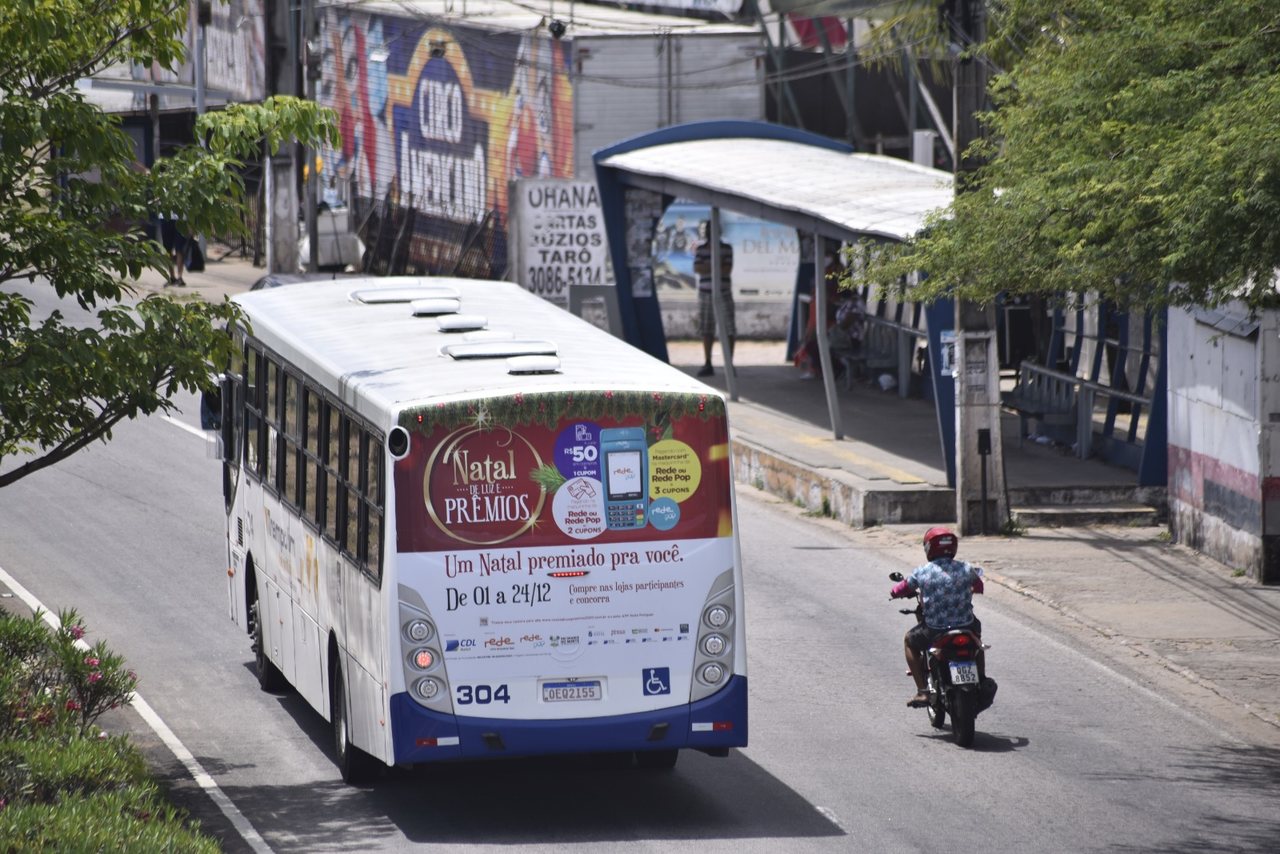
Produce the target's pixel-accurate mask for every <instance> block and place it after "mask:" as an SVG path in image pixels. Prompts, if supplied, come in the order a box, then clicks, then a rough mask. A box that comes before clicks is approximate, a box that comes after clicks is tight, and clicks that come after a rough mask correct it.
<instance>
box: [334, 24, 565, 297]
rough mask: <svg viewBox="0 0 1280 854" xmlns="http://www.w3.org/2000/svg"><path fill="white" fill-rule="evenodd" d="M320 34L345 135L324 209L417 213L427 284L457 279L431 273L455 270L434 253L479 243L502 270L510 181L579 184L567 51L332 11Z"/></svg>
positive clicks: (549, 43)
mask: <svg viewBox="0 0 1280 854" xmlns="http://www.w3.org/2000/svg"><path fill="white" fill-rule="evenodd" d="M320 36H321V41H322V45H323V49H324V51H325V54H324V62H323V64H322V80H321V82H320V85H319V87H318V97H319V100H320V101H321V103H323V104H325V105H326V106H328V107H331V108H332V109H334V110H335V111H336V112H337V113H338V117H339V122H340V128H341V130H342V145H341V147H339V148H336V149H334V150H330V151H325V152H323V172H322V184H323V186H324V198H325V200H326V201H328V202H329V203H330V204H341V203H348V204H351V205H353V206H354V207H356V208H357V209H360V208H363V209H365V210H374V211H375V212H376V211H378V210H379V208H380V206H382V209H383V210H392V209H396V210H398V211H400V213H401V214H402V215H409V214H410V213H411V216H410V220H409V221H410V222H411V224H412V228H411V229H409V230H410V231H411V232H412V238H411V239H410V243H411V244H413V245H412V246H411V247H410V248H409V254H410V256H411V258H410V261H411V263H412V265H415V266H416V267H417V268H419V269H418V271H420V272H448V271H447V270H440V269H427V270H422V269H421V268H422V267H423V266H424V265H425V266H427V267H432V266H435V265H437V262H439V263H445V262H447V261H448V260H449V259H447V258H443V257H442V256H441V253H442V252H445V250H447V249H448V247H447V246H443V245H435V246H433V245H431V244H432V242H433V241H434V242H436V243H440V242H441V241H443V243H445V244H447V243H449V242H450V241H452V242H453V243H454V244H458V243H460V242H461V241H464V240H472V241H474V238H475V236H476V234H477V233H478V231H481V232H485V233H488V234H489V235H490V237H491V239H489V240H486V241H485V246H486V250H487V253H488V255H489V256H490V257H489V259H488V260H489V265H490V267H491V268H493V270H491V271H490V272H493V271H494V270H496V269H497V268H505V265H506V227H507V222H508V199H507V195H508V182H509V181H510V180H512V179H514V178H519V177H547V178H564V177H570V176H572V174H573V142H574V139H573V101H572V95H573V93H572V85H571V82H570V79H569V70H570V69H569V57H570V55H571V45H570V43H569V42H567V41H554V40H551V39H548V38H545V37H544V36H537V35H532V34H529V33H518V32H517V33H513V32H491V31H487V30H482V29H479V28H474V27H441V26H432V25H430V24H428V23H427V22H423V21H420V20H415V19H402V18H396V17H390V16H370V15H366V14H358V13H347V12H343V11H341V10H333V9H331V10H328V11H327V12H326V13H324V14H323V15H322V17H321V20H320ZM387 205H390V206H391V207H390V208H388V207H386V206H387ZM384 219H385V217H384ZM401 224H403V220H402V221H401ZM364 237H365V242H366V244H369V245H373V246H376V245H377V241H376V240H373V241H371V240H370V236H369V235H364ZM455 248H457V249H459V250H460V249H461V248H462V247H461V246H455ZM445 254H447V252H445ZM455 260H456V259H455Z"/></svg>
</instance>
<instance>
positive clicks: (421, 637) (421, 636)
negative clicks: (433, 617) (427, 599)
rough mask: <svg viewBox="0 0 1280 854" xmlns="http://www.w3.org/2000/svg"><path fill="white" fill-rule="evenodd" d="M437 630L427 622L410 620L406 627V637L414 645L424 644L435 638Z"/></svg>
mask: <svg viewBox="0 0 1280 854" xmlns="http://www.w3.org/2000/svg"><path fill="white" fill-rule="evenodd" d="M435 633H436V630H435V627H434V626H432V625H431V624H430V623H429V622H427V621H426V620H410V621H409V622H407V623H405V625H404V635H405V637H407V638H408V639H409V640H411V641H413V642H414V643H424V642H426V641H429V640H431V638H432V637H434V636H435Z"/></svg>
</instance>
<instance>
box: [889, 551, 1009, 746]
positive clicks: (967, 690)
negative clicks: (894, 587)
mask: <svg viewBox="0 0 1280 854" xmlns="http://www.w3.org/2000/svg"><path fill="white" fill-rule="evenodd" d="M889 579H890V580H891V581H902V579H903V576H902V573H900V572H894V573H890V575H889ZM898 612H899V613H901V614H915V616H916V620H917V621H918V622H921V623H923V622H924V604H923V603H922V602H920V601H919V597H918V596H917V599H916V606H915V607H914V608H900V609H898ZM987 649H990V645H988V644H984V643H983V642H982V638H980V637H979V636H978V635H976V634H974V633H973V632H972V631H970V630H968V629H952V630H951V631H949V632H947V633H946V634H942V635H939V636H938V637H937V638H935V639H934V641H933V644H932V646H930V647H929V648H928V649H927V650H925V672H926V673H927V674H928V677H929V682H928V693H929V702H928V704H927V705H926V706H925V708H926V709H927V711H928V712H929V723H930V724H932V725H933V727H934V728H935V729H941V728H942V727H943V726H945V725H946V722H947V715H950V716H951V736H952V738H954V739H955V742H956V744H958V745H959V746H961V747H970V746H972V745H973V736H974V722H975V720H976V719H977V717H978V713H979V712H983V711H985V710H987V709H988V708H990V707H991V704H992V703H993V702H994V701H995V696H996V687H997V686H996V682H995V680H994V679H991V678H989V677H988V676H987V674H986V656H985V655H984V654H983V651H984V650H987Z"/></svg>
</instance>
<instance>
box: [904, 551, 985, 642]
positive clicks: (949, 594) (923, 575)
mask: <svg viewBox="0 0 1280 854" xmlns="http://www.w3.org/2000/svg"><path fill="white" fill-rule="evenodd" d="M981 577H982V567H980V566H974V565H973V564H971V563H967V562H965V561H963V560H955V559H954V558H947V557H944V558H939V559H937V560H935V561H931V562H929V563H926V564H925V565H924V566H921V567H918V568H917V569H916V571H915V572H913V573H911V577H910V578H908V579H907V580H906V584H907V588H908V589H909V590H911V591H912V592H913V593H914V592H917V591H919V592H920V594H921V596H920V600H921V601H922V602H923V603H924V621H925V623H926V624H928V626H929V628H931V629H956V628H959V627H960V626H967V625H969V623H972V622H973V582H974V580H975V579H978V578H981Z"/></svg>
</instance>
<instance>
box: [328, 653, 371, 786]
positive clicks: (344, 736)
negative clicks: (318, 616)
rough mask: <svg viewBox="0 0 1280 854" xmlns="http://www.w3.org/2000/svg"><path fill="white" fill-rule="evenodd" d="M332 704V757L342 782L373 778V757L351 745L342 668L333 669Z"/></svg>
mask: <svg viewBox="0 0 1280 854" xmlns="http://www.w3.org/2000/svg"><path fill="white" fill-rule="evenodd" d="M332 690H333V703H332V706H331V713H330V715H329V716H330V718H332V720H333V757H334V761H335V762H336V763H337V766H338V773H340V774H341V775H342V782H344V783H349V784H351V785H356V784H358V783H364V782H366V781H368V780H369V779H370V778H371V777H373V774H374V771H375V765H374V761H373V757H372V756H370V755H369V754H367V753H365V752H364V751H363V750H361V749H360V748H358V747H356V746H355V745H354V744H352V743H351V719H350V717H349V714H348V709H347V688H346V683H345V682H344V681H343V678H342V668H341V667H335V668H334V669H333V689H332Z"/></svg>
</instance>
